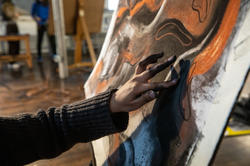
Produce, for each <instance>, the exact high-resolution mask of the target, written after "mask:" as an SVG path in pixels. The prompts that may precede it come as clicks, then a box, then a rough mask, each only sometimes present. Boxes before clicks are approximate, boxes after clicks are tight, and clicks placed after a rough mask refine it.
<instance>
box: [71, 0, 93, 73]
mask: <svg viewBox="0 0 250 166" xmlns="http://www.w3.org/2000/svg"><path fill="white" fill-rule="evenodd" d="M78 7H79V9H78V18H77V28H76V36H75V43H76V47H75V55H74V64H73V65H70V66H69V69H74V68H78V67H94V66H95V64H96V55H95V52H94V48H93V44H92V41H91V38H90V34H89V30H88V27H87V23H86V19H85V13H84V0H78ZM84 38H85V39H86V41H87V45H88V49H89V53H90V58H91V62H82V41H83V39H84Z"/></svg>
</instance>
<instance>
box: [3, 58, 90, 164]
mask: <svg viewBox="0 0 250 166" xmlns="http://www.w3.org/2000/svg"><path fill="white" fill-rule="evenodd" d="M55 73H56V66H55V64H54V63H52V62H51V61H49V60H48V58H47V59H46V58H45V59H44V64H40V65H38V64H36V63H34V69H33V70H32V71H30V70H29V69H28V68H27V67H26V66H25V67H24V68H23V73H22V74H20V73H14V74H13V73H12V74H11V72H10V70H9V69H8V68H7V65H3V66H2V67H1V71H0V116H8V115H14V114H18V113H27V112H30V113H34V112H36V111H38V109H47V108H49V107H51V106H60V105H62V104H65V103H71V102H74V101H77V100H80V99H83V98H84V90H83V84H84V82H85V81H86V79H87V77H88V75H89V72H85V71H73V72H71V76H70V78H69V79H67V80H65V81H61V80H60V79H58V77H57V76H56V74H55ZM12 75H13V76H12ZM90 160H91V156H90V151H89V145H88V144H77V145H75V146H74V147H73V148H72V149H71V150H69V151H68V152H65V153H64V154H62V155H60V156H59V157H57V158H55V159H52V160H43V161H38V162H35V163H32V164H29V166H88V165H89V163H90ZM0 165H1V164H0Z"/></svg>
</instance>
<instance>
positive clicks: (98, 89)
mask: <svg viewBox="0 0 250 166" xmlns="http://www.w3.org/2000/svg"><path fill="white" fill-rule="evenodd" d="M108 83H109V82H108V80H103V81H102V82H99V83H98V84H97V87H96V91H95V92H96V94H97V93H100V92H103V91H104V90H103V89H104V88H106V87H108Z"/></svg>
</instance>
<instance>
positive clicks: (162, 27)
mask: <svg viewBox="0 0 250 166" xmlns="http://www.w3.org/2000/svg"><path fill="white" fill-rule="evenodd" d="M167 26H173V27H174V29H175V30H177V31H178V32H179V33H180V34H181V35H182V37H184V38H186V39H187V40H188V42H185V41H184V40H183V39H181V37H180V36H179V35H178V34H176V33H174V32H167V33H165V34H162V35H159V33H160V32H161V31H162V30H163V29H164V28H166V27H167ZM166 36H173V37H175V38H176V39H177V40H179V42H180V43H181V44H182V45H183V46H190V45H191V44H192V43H193V39H192V37H191V36H190V35H189V34H187V33H186V32H185V31H184V30H183V29H182V28H181V27H180V26H179V25H178V24H177V23H174V22H168V23H166V24H164V25H162V26H161V27H160V28H159V29H158V30H157V32H156V35H155V40H161V39H162V38H164V37H166Z"/></svg>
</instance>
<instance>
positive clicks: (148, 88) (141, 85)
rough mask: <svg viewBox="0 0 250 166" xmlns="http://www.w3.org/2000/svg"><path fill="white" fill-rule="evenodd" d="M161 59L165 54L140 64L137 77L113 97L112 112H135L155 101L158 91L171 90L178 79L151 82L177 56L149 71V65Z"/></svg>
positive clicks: (149, 58) (152, 57)
mask: <svg viewBox="0 0 250 166" xmlns="http://www.w3.org/2000/svg"><path fill="white" fill-rule="evenodd" d="M161 57H163V53H161V54H155V55H151V56H149V57H148V58H146V59H145V60H143V61H141V62H140V63H139V65H138V66H137V68H136V73H135V75H134V76H133V77H132V78H131V79H130V80H129V81H128V82H126V83H125V84H124V85H123V86H122V87H121V88H120V89H119V90H118V91H116V92H115V93H114V94H113V95H112V97H111V100H110V109H111V112H113V113H115V112H130V111H134V110H136V109H138V108H140V107H141V106H143V105H144V104H146V103H148V102H150V101H152V100H153V99H155V98H156V96H157V93H156V92H157V91H160V90H163V89H165V88H170V87H172V86H174V85H175V84H176V83H177V82H178V79H175V80H171V81H164V82H149V79H151V78H153V77H154V76H155V75H156V74H158V73H159V72H161V71H162V70H164V69H165V68H167V67H169V66H170V65H171V64H172V63H174V62H175V60H176V56H173V57H170V58H169V59H167V60H166V61H164V62H162V63H159V64H156V65H154V66H152V67H150V68H149V69H147V67H148V65H150V64H153V63H156V62H157V60H158V59H159V58H161Z"/></svg>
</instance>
